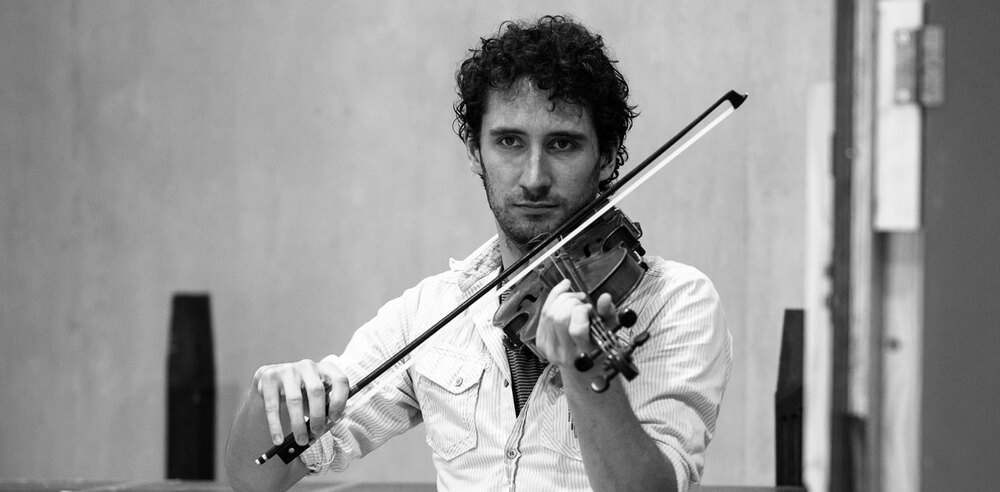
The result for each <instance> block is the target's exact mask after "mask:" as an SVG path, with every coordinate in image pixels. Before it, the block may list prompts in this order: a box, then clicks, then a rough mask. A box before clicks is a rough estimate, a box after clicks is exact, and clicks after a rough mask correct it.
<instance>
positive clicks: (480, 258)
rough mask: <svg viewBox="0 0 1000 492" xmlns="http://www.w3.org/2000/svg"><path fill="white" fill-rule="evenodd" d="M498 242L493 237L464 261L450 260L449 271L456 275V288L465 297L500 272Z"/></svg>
mask: <svg viewBox="0 0 1000 492" xmlns="http://www.w3.org/2000/svg"><path fill="white" fill-rule="evenodd" d="M501 263H502V260H501V258H500V241H499V239H498V238H497V236H493V237H492V238H490V239H489V240H488V241H486V242H485V243H483V245H482V246H480V247H479V248H477V249H476V250H475V251H473V252H472V254H470V255H469V256H467V257H466V258H465V259H464V260H456V259H454V258H452V259H451V260H450V261H449V266H450V267H451V271H453V272H455V273H456V274H457V275H458V287H459V288H460V289H461V290H462V296H463V297H467V296H469V295H471V294H472V293H474V292H475V291H477V290H479V288H480V286H482V285H484V284H486V283H488V282H489V281H490V280H491V279H492V278H493V277H494V276H495V275H496V274H497V273H499V270H500V264H501Z"/></svg>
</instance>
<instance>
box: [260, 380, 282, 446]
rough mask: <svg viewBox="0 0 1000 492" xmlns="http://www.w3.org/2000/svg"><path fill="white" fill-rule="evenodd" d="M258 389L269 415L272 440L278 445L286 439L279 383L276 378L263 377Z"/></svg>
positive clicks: (268, 427)
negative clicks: (283, 429)
mask: <svg viewBox="0 0 1000 492" xmlns="http://www.w3.org/2000/svg"><path fill="white" fill-rule="evenodd" d="M258 391H259V392H260V394H261V396H262V397H263V398H264V414H265V415H266V416H267V429H268V431H269V432H270V433H271V442H272V443H273V444H274V445H276V446H277V445H278V444H281V442H282V441H284V440H285V437H284V436H285V433H284V431H282V430H281V413H280V412H281V396H280V395H279V394H278V385H277V384H276V381H274V380H271V379H268V378H262V379H261V380H260V381H259V383H258Z"/></svg>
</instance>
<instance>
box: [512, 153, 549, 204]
mask: <svg viewBox="0 0 1000 492" xmlns="http://www.w3.org/2000/svg"><path fill="white" fill-rule="evenodd" d="M527 159H528V160H527V162H526V163H525V166H524V170H523V171H522V172H521V180H520V183H519V184H520V186H521V189H523V190H524V194H525V196H526V198H529V199H531V200H541V199H542V198H544V197H545V195H547V194H548V192H549V188H550V187H551V186H552V175H551V174H550V173H549V166H548V161H547V159H546V156H545V153H544V152H542V150H541V149H538V148H532V150H531V152H530V153H529V154H528V156H527Z"/></svg>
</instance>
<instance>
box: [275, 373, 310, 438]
mask: <svg viewBox="0 0 1000 492" xmlns="http://www.w3.org/2000/svg"><path fill="white" fill-rule="evenodd" d="M281 383H282V389H283V390H284V393H285V408H286V409H287V410H288V420H289V424H290V426H291V428H292V433H293V434H295V442H296V443H298V444H299V445H300V446H305V445H306V444H308V443H309V436H308V435H307V434H306V425H305V412H303V410H302V380H301V379H300V378H299V377H298V375H297V374H293V373H292V372H291V371H289V372H286V373H285V374H284V375H283V376H282V378H281Z"/></svg>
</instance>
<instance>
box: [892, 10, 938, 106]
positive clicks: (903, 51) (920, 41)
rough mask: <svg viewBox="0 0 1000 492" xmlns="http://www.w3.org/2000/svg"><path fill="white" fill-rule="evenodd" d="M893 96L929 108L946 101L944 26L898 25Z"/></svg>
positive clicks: (898, 102) (895, 35) (894, 36)
mask: <svg viewBox="0 0 1000 492" xmlns="http://www.w3.org/2000/svg"><path fill="white" fill-rule="evenodd" d="M893 41H894V43H895V55H896V56H895V59H896V71H895V77H894V79H895V81H894V88H893V100H894V101H895V102H896V104H919V105H921V106H923V107H925V108H933V107H938V106H941V105H942V104H944V28H942V27H941V26H922V27H920V28H917V29H897V30H896V31H895V33H894V35H893Z"/></svg>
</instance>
